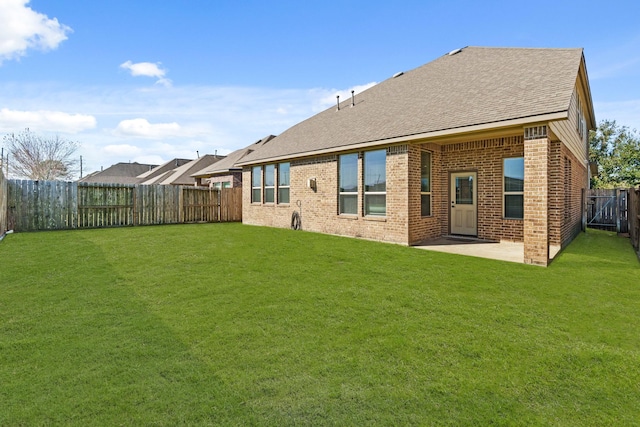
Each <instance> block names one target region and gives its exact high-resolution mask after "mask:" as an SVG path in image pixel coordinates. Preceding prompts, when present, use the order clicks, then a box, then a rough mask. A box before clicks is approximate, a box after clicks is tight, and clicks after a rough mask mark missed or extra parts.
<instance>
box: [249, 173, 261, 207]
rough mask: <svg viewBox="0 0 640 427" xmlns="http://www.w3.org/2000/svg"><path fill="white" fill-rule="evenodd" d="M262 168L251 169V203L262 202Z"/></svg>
mask: <svg viewBox="0 0 640 427" xmlns="http://www.w3.org/2000/svg"><path fill="white" fill-rule="evenodd" d="M261 196H262V166H254V167H253V168H252V169H251V203H260V202H261V201H262V197H261Z"/></svg>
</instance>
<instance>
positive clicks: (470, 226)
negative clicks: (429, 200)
mask: <svg viewBox="0 0 640 427" xmlns="http://www.w3.org/2000/svg"><path fill="white" fill-rule="evenodd" d="M477 181H478V180H477V174H476V172H454V173H452V174H451V209H450V218H451V234H463V235H466V236H477V235H478V215H477V212H478V206H477V205H478V183H477Z"/></svg>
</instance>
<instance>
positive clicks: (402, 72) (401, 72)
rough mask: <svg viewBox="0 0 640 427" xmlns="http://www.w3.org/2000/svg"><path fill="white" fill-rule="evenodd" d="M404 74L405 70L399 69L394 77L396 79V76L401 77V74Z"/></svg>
mask: <svg viewBox="0 0 640 427" xmlns="http://www.w3.org/2000/svg"><path fill="white" fill-rule="evenodd" d="M403 74H404V71H398V72H397V73H395V74H394V75H393V78H394V79H395V78H396V77H400V76H401V75H403Z"/></svg>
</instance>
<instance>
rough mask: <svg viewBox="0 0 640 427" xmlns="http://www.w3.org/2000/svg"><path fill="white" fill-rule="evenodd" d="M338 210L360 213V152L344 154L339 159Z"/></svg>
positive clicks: (347, 212)
mask: <svg viewBox="0 0 640 427" xmlns="http://www.w3.org/2000/svg"><path fill="white" fill-rule="evenodd" d="M338 178H339V187H340V188H339V196H338V212H339V213H341V214H354V215H356V214H357V213H358V154H356V153H354V154H343V155H342V156H340V157H339V159H338Z"/></svg>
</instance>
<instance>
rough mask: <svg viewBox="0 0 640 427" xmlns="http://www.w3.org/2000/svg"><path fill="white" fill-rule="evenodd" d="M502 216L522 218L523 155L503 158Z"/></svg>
mask: <svg viewBox="0 0 640 427" xmlns="http://www.w3.org/2000/svg"><path fill="white" fill-rule="evenodd" d="M503 176H504V217H505V218H513V219H523V218H524V157H514V158H509V159H504V163H503Z"/></svg>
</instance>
